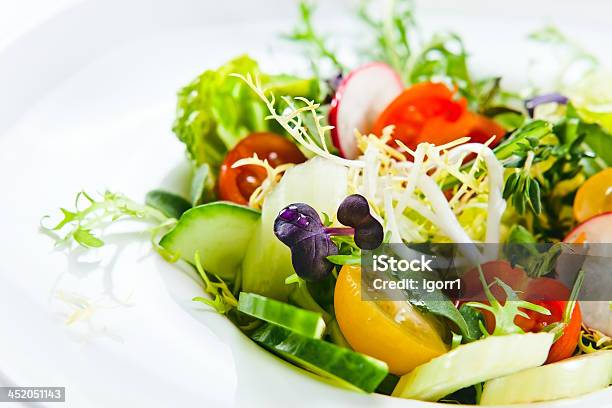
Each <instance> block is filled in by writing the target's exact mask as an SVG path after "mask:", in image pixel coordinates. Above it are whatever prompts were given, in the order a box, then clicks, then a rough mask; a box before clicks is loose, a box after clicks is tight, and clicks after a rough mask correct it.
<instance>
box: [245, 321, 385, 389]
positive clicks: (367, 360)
mask: <svg viewBox="0 0 612 408" xmlns="http://www.w3.org/2000/svg"><path fill="white" fill-rule="evenodd" d="M251 338H252V339H253V340H255V341H256V342H258V343H260V344H261V345H263V346H264V347H266V348H267V349H269V350H271V351H273V352H275V353H277V354H279V355H280V356H282V357H284V358H285V359H287V360H289V361H291V362H293V363H295V364H296V365H298V366H300V367H302V368H304V369H306V370H309V371H311V372H313V373H315V374H318V375H320V376H322V377H325V378H328V379H331V380H332V381H333V382H334V383H337V384H338V385H340V386H343V387H346V388H351V389H360V390H363V391H365V392H373V391H374V390H375V389H376V387H377V386H378V385H379V384H380V383H381V381H382V380H383V379H384V378H385V376H386V375H387V373H388V371H389V369H388V368H387V364H385V363H384V362H382V361H380V360H377V359H375V358H372V357H369V356H366V355H365V354H361V353H357V352H354V351H351V350H348V349H346V348H343V347H338V346H336V345H334V344H332V343H328V342H326V341H323V340H316V339H312V338H310V337H306V336H302V335H301V334H298V333H295V332H293V331H291V330H288V329H285V328H284V327H280V326H277V325H275V324H271V323H267V324H266V325H265V326H263V327H261V328H259V329H258V330H257V331H255V332H254V333H253V334H252V335H251Z"/></svg>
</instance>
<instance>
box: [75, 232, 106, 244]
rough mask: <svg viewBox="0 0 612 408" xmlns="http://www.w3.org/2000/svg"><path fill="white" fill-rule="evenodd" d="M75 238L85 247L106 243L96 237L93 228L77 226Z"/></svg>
mask: <svg viewBox="0 0 612 408" xmlns="http://www.w3.org/2000/svg"><path fill="white" fill-rule="evenodd" d="M73 238H74V240H75V241H76V242H78V243H79V244H80V245H82V246H84V247H85V248H99V247H101V246H103V245H104V242H103V241H102V240H101V239H99V238H96V237H95V236H94V235H93V234H92V233H91V230H88V229H85V228H80V227H79V228H77V229H76V231H74V234H73Z"/></svg>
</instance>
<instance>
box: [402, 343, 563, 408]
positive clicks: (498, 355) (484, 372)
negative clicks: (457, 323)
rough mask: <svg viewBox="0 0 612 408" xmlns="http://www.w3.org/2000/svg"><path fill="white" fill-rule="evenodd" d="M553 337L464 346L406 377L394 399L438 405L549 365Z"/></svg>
mask: <svg viewBox="0 0 612 408" xmlns="http://www.w3.org/2000/svg"><path fill="white" fill-rule="evenodd" d="M552 341H553V335H552V334H551V333H527V334H512V335H508V336H490V337H487V338H485V339H483V340H478V341H475V342H472V343H468V344H464V345H461V346H459V347H457V348H456V349H453V350H451V351H449V352H448V353H446V354H443V355H441V356H439V357H436V358H434V359H433V360H431V361H430V362H428V363H425V364H423V365H420V366H418V367H417V368H415V369H414V370H412V371H411V372H409V373H408V374H406V375H403V376H402V378H401V379H400V381H399V383H398V384H397V386H396V387H395V390H393V396H395V397H401V398H411V399H417V400H423V401H437V400H439V399H440V398H442V397H444V396H445V395H448V394H451V393H453V392H455V391H457V390H459V389H461V388H465V387H469V386H470V385H474V384H477V383H480V382H483V381H487V380H490V379H492V378H497V377H501V376H504V375H508V374H512V373H515V372H517V371H521V370H524V369H526V368H530V367H537V366H539V365H542V364H543V363H544V361H546V357H547V356H548V350H549V349H550V346H551V345H552Z"/></svg>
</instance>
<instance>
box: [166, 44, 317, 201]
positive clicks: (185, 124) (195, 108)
mask: <svg viewBox="0 0 612 408" xmlns="http://www.w3.org/2000/svg"><path fill="white" fill-rule="evenodd" d="M234 73H235V74H241V75H245V76H246V75H252V76H253V77H257V78H258V79H259V80H260V81H261V84H262V87H263V89H264V90H265V91H266V93H273V94H274V95H275V97H276V103H277V105H278V104H281V103H284V102H283V100H282V98H281V97H282V96H291V97H293V96H303V97H306V98H309V99H315V98H317V96H318V93H319V82H318V80H316V79H314V78H310V79H301V78H297V77H294V76H290V75H267V74H265V73H262V72H261V71H260V69H259V66H258V64H257V62H256V61H255V60H253V59H251V58H250V57H248V56H246V55H243V56H240V57H237V58H235V59H233V60H231V61H229V62H228V63H226V64H225V65H222V66H221V67H219V68H218V69H213V70H207V71H204V72H203V73H202V74H200V75H199V76H198V77H197V78H195V79H194V80H193V81H192V82H191V83H190V84H188V85H187V86H185V87H184V88H182V89H181V90H180V91H179V92H178V102H177V108H176V119H175V121H174V125H173V127H172V130H173V132H174V133H175V134H176V136H177V137H178V138H179V140H180V141H181V142H183V143H184V144H185V147H186V148H187V155H188V156H189V158H190V159H191V160H192V162H193V164H194V177H193V181H192V184H193V186H192V192H191V201H192V202H193V204H194V205H197V204H200V203H203V202H207V201H210V200H212V199H214V185H215V180H216V177H217V175H218V173H219V168H220V166H221V163H222V162H223V159H224V158H225V155H226V153H227V152H228V151H229V150H230V149H232V148H233V147H234V146H235V145H236V144H237V143H238V142H239V141H240V140H241V139H242V138H243V137H245V136H246V135H248V134H249V133H251V132H265V131H272V132H276V133H280V134H284V132H283V130H282V129H281V128H280V126H279V125H278V124H277V123H276V122H275V121H267V120H266V116H267V112H268V110H267V108H266V106H265V105H264V103H263V102H262V101H261V100H260V99H259V97H257V95H255V94H254V93H253V92H252V91H251V89H250V88H249V87H248V86H247V85H246V84H245V83H244V82H243V81H242V80H241V79H239V78H236V77H233V76H231V74H234Z"/></svg>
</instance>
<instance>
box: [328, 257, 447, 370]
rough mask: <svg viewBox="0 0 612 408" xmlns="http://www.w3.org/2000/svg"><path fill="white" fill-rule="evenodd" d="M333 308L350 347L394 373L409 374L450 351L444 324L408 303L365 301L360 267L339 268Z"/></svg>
mask: <svg viewBox="0 0 612 408" xmlns="http://www.w3.org/2000/svg"><path fill="white" fill-rule="evenodd" d="M334 310H335V313H336V320H337V321H338V325H339V326H340V330H341V331H342V334H343V335H344V337H345V338H346V340H347V341H348V342H349V344H350V345H351V347H352V348H353V349H355V350H356V351H359V352H361V353H364V354H367V355H369V356H372V357H375V358H377V359H379V360H382V361H384V362H386V363H387V364H388V365H389V370H390V371H391V372H392V373H394V374H397V375H403V374H406V373H407V372H409V371H411V370H412V369H414V368H415V367H417V366H419V365H421V364H423V363H426V362H428V361H429V360H431V359H432V358H434V357H437V356H439V355H441V354H443V353H446V352H447V351H448V348H449V347H448V345H447V344H445V343H444V341H443V339H442V333H443V329H442V326H441V324H440V323H439V322H438V321H437V320H435V318H433V317H432V316H430V315H427V314H425V313H422V312H420V311H419V310H417V309H416V308H415V307H414V306H412V305H411V304H410V303H409V302H405V301H404V302H402V301H370V300H363V299H362V298H361V268H360V267H359V266H344V267H343V268H342V269H341V270H340V273H339V274H338V280H337V281H336V288H335V291H334Z"/></svg>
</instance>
